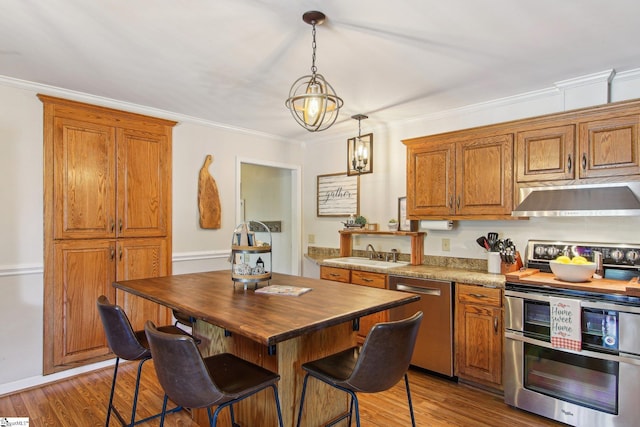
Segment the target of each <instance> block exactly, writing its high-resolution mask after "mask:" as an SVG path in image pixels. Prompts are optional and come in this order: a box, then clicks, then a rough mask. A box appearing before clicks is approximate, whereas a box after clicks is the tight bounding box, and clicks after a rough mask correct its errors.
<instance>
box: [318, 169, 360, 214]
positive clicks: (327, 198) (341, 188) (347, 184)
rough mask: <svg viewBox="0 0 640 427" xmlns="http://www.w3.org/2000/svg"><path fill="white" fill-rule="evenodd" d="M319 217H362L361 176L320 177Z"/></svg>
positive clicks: (337, 175)
mask: <svg viewBox="0 0 640 427" xmlns="http://www.w3.org/2000/svg"><path fill="white" fill-rule="evenodd" d="M317 192H318V199H317V215H318V216H349V215H355V216H357V215H360V176H359V175H351V176H349V175H346V174H344V173H333V174H329V175H318V189H317Z"/></svg>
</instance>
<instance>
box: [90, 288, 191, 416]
mask: <svg viewBox="0 0 640 427" xmlns="http://www.w3.org/2000/svg"><path fill="white" fill-rule="evenodd" d="M97 305H98V313H100V318H101V319H102V325H103V326H104V331H105V334H106V336H107V342H108V343H109V348H110V349H111V351H112V352H113V354H115V355H116V363H115V367H114V369H113V381H112V383H111V393H110V395H109V406H108V407H107V419H106V421H105V426H106V427H108V426H109V420H110V418H111V412H112V411H113V413H114V414H115V415H116V417H117V418H118V420H119V421H120V423H121V424H122V425H123V426H134V425H136V424H140V423H143V422H145V421H149V420H151V419H153V418H156V417H159V416H160V415H161V414H160V413H158V414H156V415H152V416H150V417H147V418H145V419H143V420H139V421H136V420H135V417H136V406H137V404H138V391H139V389H140V374H141V373H142V365H143V364H144V362H146V361H147V360H149V359H151V351H150V350H149V343H148V342H147V337H146V335H145V333H144V331H134V330H133V328H132V327H131V322H130V321H129V318H128V317H127V315H126V313H125V312H124V310H122V308H121V307H120V306H118V305H114V304H111V303H110V302H109V299H108V298H107V297H106V296H104V295H101V296H100V297H98V301H97ZM160 329H161V330H163V331H164V332H167V333H171V334H174V335H183V336H189V335H188V334H187V333H186V332H184V331H183V330H182V329H180V328H178V327H176V326H174V325H168V326H162V327H161V328H160ZM120 359H124V360H138V361H140V363H139V364H138V374H137V376H136V387H135V391H134V393H133V408H132V409H131V420H130V421H129V422H127V421H125V420H124V418H123V417H122V415H120V412H118V409H117V408H116V407H115V406H114V405H113V394H114V392H115V389H116V379H117V377H118V365H119V363H120ZM181 409H182V408H181V407H179V406H178V407H176V408H174V409H172V410H171V411H173V412H176V411H179V410H181Z"/></svg>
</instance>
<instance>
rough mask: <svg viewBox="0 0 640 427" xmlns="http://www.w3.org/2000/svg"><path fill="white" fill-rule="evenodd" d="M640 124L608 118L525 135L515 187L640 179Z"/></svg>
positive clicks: (639, 118) (633, 118) (519, 144)
mask: <svg viewBox="0 0 640 427" xmlns="http://www.w3.org/2000/svg"><path fill="white" fill-rule="evenodd" d="M596 117H597V116H596ZM552 123H553V121H551V122H550V123H549V124H552ZM639 125H640V115H623V116H620V117H616V116H615V115H613V116H612V115H604V116H603V117H602V118H600V119H596V118H594V119H591V120H585V121H580V120H578V121H576V123H572V124H566V125H562V126H551V127H544V128H540V129H531V130H524V131H520V132H518V133H517V139H516V160H515V164H516V182H517V183H529V182H539V183H544V182H546V181H555V182H558V183H562V181H574V182H573V183H578V184H579V183H580V181H579V180H583V179H589V178H611V177H625V176H632V175H638V174H640V145H639V143H640V139H639V137H638V135H639V134H638V130H639ZM565 183H566V182H565Z"/></svg>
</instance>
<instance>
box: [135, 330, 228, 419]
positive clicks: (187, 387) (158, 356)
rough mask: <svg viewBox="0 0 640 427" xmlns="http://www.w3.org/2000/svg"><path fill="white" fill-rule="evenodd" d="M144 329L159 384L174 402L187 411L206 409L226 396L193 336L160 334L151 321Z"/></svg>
mask: <svg viewBox="0 0 640 427" xmlns="http://www.w3.org/2000/svg"><path fill="white" fill-rule="evenodd" d="M144 330H145V332H146V334H147V341H148V342H149V346H150V347H151V354H152V356H153V365H154V366H155V369H156V374H157V376H158V381H160V384H161V385H162V388H163V389H164V391H165V393H166V394H167V395H168V396H169V398H170V399H171V400H172V401H174V402H175V403H176V404H178V405H179V406H184V407H186V408H204V407H208V406H211V405H214V404H216V402H218V401H219V400H220V399H222V398H223V397H224V395H223V394H222V393H221V392H220V390H218V388H217V387H216V385H215V383H214V382H213V380H212V379H211V375H210V374H209V370H208V369H207V366H206V364H205V363H204V360H203V359H202V355H201V354H200V350H198V347H197V345H196V343H195V341H194V340H193V338H192V337H190V336H189V335H178V334H169V333H166V332H162V331H159V330H158V329H157V328H156V327H155V325H154V324H153V322H151V321H150V320H148V321H147V322H146V323H145V325H144Z"/></svg>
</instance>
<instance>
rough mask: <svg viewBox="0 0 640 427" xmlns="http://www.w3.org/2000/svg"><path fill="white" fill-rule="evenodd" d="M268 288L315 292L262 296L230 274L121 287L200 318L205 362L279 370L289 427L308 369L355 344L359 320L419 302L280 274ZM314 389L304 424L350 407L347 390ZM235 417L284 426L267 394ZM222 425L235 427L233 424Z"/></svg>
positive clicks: (199, 414) (197, 330)
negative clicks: (233, 359) (227, 357)
mask: <svg viewBox="0 0 640 427" xmlns="http://www.w3.org/2000/svg"><path fill="white" fill-rule="evenodd" d="M269 284H270V285H280V286H295V287H304V288H311V291H309V292H307V293H304V294H302V295H300V296H289V295H277V294H276V295H273V294H260V293H256V292H255V291H254V290H245V289H244V288H243V287H242V286H241V285H235V286H234V283H233V282H232V280H231V272H230V271H213V272H205V273H193V274H184V275H175V276H166V277H155V278H148V279H137V280H127V281H120V282H115V283H114V286H115V287H116V288H118V289H121V290H123V291H125V292H129V293H131V294H133V295H137V296H140V297H143V298H146V299H149V300H151V301H154V302H157V303H159V304H162V305H164V306H167V307H169V308H171V309H175V310H178V311H181V312H184V313H188V314H189V315H191V316H193V317H195V318H196V319H197V321H196V324H195V326H194V334H195V335H197V336H198V337H200V338H201V339H202V344H201V345H200V350H201V352H202V354H203V356H208V355H210V354H215V353H220V352H230V353H233V354H236V355H237V356H240V357H242V358H244V359H246V360H249V361H251V362H253V363H256V364H258V365H261V366H264V367H265V368H267V369H270V370H272V371H274V372H278V373H279V374H280V376H281V379H280V382H279V384H278V389H279V394H280V400H281V405H282V413H283V419H284V425H285V426H293V425H295V422H296V419H297V411H298V406H299V400H300V390H301V389H302V379H303V376H304V375H303V371H302V369H301V368H300V366H301V365H302V364H303V363H305V362H307V361H310V360H314V359H316V358H319V357H323V356H325V355H328V354H331V353H334V352H337V351H340V350H343V349H345V348H348V347H350V346H352V345H354V344H355V342H356V333H355V330H356V329H357V327H358V323H359V319H360V317H362V316H366V315H368V314H372V313H376V312H378V311H382V310H387V309H389V308H393V307H397V306H400V305H403V304H408V303H410V302H413V301H417V300H418V299H419V297H418V296H417V295H414V294H410V293H405V292H396V291H389V290H385V289H376V288H369V287H363V286H357V285H350V284H345V283H339V282H332V281H327V280H319V279H311V278H304V277H298V276H289V275H283V274H277V273H274V274H273V277H272V279H271V280H270V283H269ZM307 390H308V393H313V397H312V398H310V399H309V400H308V401H307V403H306V404H305V411H304V418H303V423H302V425H305V426H318V425H324V424H325V423H327V422H328V421H330V420H331V419H333V418H335V417H336V416H338V415H339V414H341V413H342V412H344V411H345V410H346V409H347V397H346V394H345V393H343V392H339V391H337V390H335V389H332V388H330V387H328V386H326V385H325V384H321V383H319V382H317V381H312V382H310V383H309V388H308V389H307ZM203 412H205V411H194V418H195V419H196V420H197V421H198V422H199V423H200V424H201V425H207V422H206V413H204V414H203ZM224 412H225V417H226V413H227V412H228V411H224ZM235 414H236V420H237V422H238V423H239V424H240V425H248V426H249V425H264V426H269V425H273V426H275V425H277V421H276V414H275V408H274V404H273V396H272V395H271V393H269V392H268V391H263V392H261V393H259V394H258V395H256V396H253V397H252V398H250V399H247V400H246V401H243V402H241V403H240V404H238V405H237V408H236V409H235ZM220 421H221V422H220V423H219V425H229V424H230V423H229V420H228V419H226V418H223V419H221V420H220ZM225 422H226V423H227V424H225ZM339 425H342V424H339Z"/></svg>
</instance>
